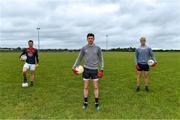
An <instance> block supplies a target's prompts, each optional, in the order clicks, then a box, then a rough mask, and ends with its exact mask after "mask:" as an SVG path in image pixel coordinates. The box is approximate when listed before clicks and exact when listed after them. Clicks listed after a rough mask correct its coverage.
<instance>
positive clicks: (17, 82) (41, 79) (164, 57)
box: [0, 52, 180, 119]
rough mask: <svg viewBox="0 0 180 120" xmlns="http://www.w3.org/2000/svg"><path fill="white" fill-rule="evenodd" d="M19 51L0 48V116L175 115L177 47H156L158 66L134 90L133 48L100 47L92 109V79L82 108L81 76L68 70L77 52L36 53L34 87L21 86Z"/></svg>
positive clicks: (178, 106) (179, 94)
mask: <svg viewBox="0 0 180 120" xmlns="http://www.w3.org/2000/svg"><path fill="white" fill-rule="evenodd" d="M19 54H20V53H0V118H1V119H4V118H9V119H12V118H16V119H20V118H22V119H27V118H32V119H35V118H37V119H40V118H52V119H55V118H67V119H80V118H81V119H88V118H89V119H105V118H107V119H113V118H126V119H127V118H130V119H132V118H145V119H147V118H151V119H152V118H160V119H162V118H167V119H171V118H176V119H180V87H179V86H180V53H155V54H156V57H157V59H158V66H157V67H156V68H153V69H151V72H150V74H151V76H150V92H149V93H147V92H144V89H143V83H142V89H141V91H140V92H139V93H136V92H135V73H136V72H135V69H134V55H133V53H121V52H119V53H118V52H115V53H110V52H109V53H104V59H105V70H104V78H103V79H101V80H100V103H101V110H100V111H99V112H95V111H94V97H93V89H92V87H93V86H92V84H91V89H90V96H89V108H88V111H87V112H84V111H83V110H82V102H83V97H82V91H83V81H82V77H81V76H75V75H73V73H72V71H71V67H72V65H73V63H74V61H75V59H76V57H77V55H78V53H67V52H65V53H40V64H39V68H38V69H37V71H36V81H35V86H34V87H33V88H21V79H22V76H21V69H22V65H23V62H20V61H18V57H19Z"/></svg>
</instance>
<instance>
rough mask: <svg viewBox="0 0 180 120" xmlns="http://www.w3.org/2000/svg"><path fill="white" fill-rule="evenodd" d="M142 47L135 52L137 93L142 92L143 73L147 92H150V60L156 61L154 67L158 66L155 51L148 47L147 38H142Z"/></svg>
mask: <svg viewBox="0 0 180 120" xmlns="http://www.w3.org/2000/svg"><path fill="white" fill-rule="evenodd" d="M140 43H141V46H140V47H139V48H137V49H136V51H135V62H136V70H137V84H136V85H137V88H136V91H137V92H139V91H140V82H141V76H142V73H143V74H144V84H145V90H146V91H147V92H148V91H149V88H148V82H149V80H148V71H149V65H148V60H149V59H152V60H154V62H155V63H154V65H152V67H153V66H155V65H156V64H157V61H156V59H155V57H154V54H153V51H152V49H151V48H150V47H148V46H146V38H145V37H141V38H140Z"/></svg>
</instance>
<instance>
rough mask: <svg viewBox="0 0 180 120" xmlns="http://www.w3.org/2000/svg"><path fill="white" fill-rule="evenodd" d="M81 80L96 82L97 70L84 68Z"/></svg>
mask: <svg viewBox="0 0 180 120" xmlns="http://www.w3.org/2000/svg"><path fill="white" fill-rule="evenodd" d="M83 79H84V80H90V79H93V80H98V70H97V69H88V68H84V72H83Z"/></svg>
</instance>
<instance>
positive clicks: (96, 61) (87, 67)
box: [72, 33, 104, 111]
mask: <svg viewBox="0 0 180 120" xmlns="http://www.w3.org/2000/svg"><path fill="white" fill-rule="evenodd" d="M94 40H95V36H94V34H92V33H89V34H88V35H87V42H88V44H87V45H86V46H84V47H83V48H82V49H81V51H80V54H79V56H78V58H77V59H76V62H75V64H74V66H73V67H72V69H73V72H74V73H75V74H77V71H76V70H75V68H76V67H77V66H78V65H80V62H81V60H82V59H83V58H84V62H85V63H84V72H83V80H84V104H83V109H84V110H86V109H87V107H88V93H89V80H90V79H92V80H93V86H94V97H95V109H96V111H99V87H98V78H102V77H103V67H104V61H103V55H102V51H101V48H100V47H98V46H96V45H95V44H94ZM99 65H100V70H99V72H98V66H99Z"/></svg>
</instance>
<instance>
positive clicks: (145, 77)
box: [144, 71, 149, 91]
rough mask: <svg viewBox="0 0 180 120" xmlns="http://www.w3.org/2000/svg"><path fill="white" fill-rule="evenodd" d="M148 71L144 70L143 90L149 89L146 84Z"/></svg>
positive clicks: (147, 82) (147, 83)
mask: <svg viewBox="0 0 180 120" xmlns="http://www.w3.org/2000/svg"><path fill="white" fill-rule="evenodd" d="M148 76H149V73H148V71H144V85H145V90H146V91H149V88H148V85H149V79H148Z"/></svg>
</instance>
